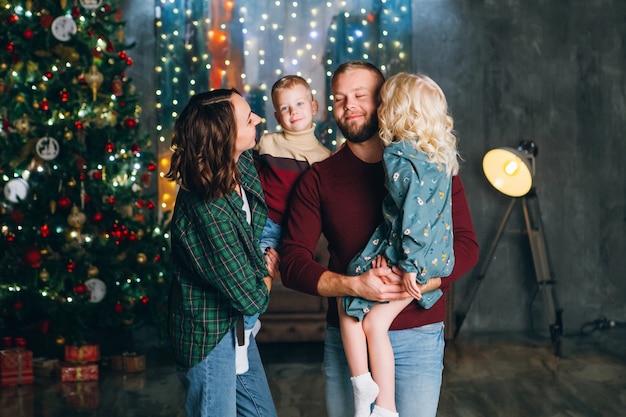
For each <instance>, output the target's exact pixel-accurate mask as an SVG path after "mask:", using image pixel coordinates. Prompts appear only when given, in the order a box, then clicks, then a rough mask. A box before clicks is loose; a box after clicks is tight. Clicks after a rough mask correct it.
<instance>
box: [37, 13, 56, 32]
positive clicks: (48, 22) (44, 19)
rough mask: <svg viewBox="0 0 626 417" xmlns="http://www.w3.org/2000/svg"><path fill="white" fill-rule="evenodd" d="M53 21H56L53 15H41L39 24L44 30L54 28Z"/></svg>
mask: <svg viewBox="0 0 626 417" xmlns="http://www.w3.org/2000/svg"><path fill="white" fill-rule="evenodd" d="M53 20H54V17H53V16H52V15H50V14H44V15H41V17H40V18H39V24H40V25H41V27H42V28H44V29H49V28H50V26H52V21H53Z"/></svg>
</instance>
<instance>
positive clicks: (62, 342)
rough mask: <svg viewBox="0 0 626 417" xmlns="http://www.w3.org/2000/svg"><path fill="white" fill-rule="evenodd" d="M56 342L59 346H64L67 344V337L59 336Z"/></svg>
mask: <svg viewBox="0 0 626 417" xmlns="http://www.w3.org/2000/svg"><path fill="white" fill-rule="evenodd" d="M56 343H57V345H59V346H63V345H64V344H65V338H64V337H63V336H59V337H57V340H56Z"/></svg>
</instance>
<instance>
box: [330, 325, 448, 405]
mask: <svg viewBox="0 0 626 417" xmlns="http://www.w3.org/2000/svg"><path fill="white" fill-rule="evenodd" d="M389 338H390V339H391V345H392V347H393V352H394V356H395V368H396V369H395V371H396V407H397V410H398V413H399V414H400V417H435V416H436V415H437V406H438V405H439V393H440V390H441V380H442V373H443V351H444V345H445V342H444V339H443V323H441V322H440V323H434V324H429V325H426V326H422V327H416V328H413V329H407V330H393V331H389ZM324 373H325V376H326V409H327V412H328V417H346V416H352V415H354V398H353V391H352V383H351V382H350V370H349V369H348V363H347V361H346V355H345V353H344V350H343V344H342V343H341V333H340V331H339V329H338V328H336V327H328V328H327V329H326V340H325V342H324Z"/></svg>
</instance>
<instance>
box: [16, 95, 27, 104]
mask: <svg viewBox="0 0 626 417" xmlns="http://www.w3.org/2000/svg"><path fill="white" fill-rule="evenodd" d="M15 101H16V102H18V103H23V102H24V101H26V99H25V98H24V95H22V94H18V95H16V96H15Z"/></svg>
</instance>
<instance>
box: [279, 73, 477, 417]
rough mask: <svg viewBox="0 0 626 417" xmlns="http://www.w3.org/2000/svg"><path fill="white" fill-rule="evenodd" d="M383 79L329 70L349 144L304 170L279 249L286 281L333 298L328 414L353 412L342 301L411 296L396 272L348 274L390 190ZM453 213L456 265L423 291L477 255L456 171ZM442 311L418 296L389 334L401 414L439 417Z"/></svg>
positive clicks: (445, 283)
mask: <svg viewBox="0 0 626 417" xmlns="http://www.w3.org/2000/svg"><path fill="white" fill-rule="evenodd" d="M383 83H384V76H383V75H382V73H381V72H380V70H378V68H376V67H375V66H374V65H372V64H370V63H367V62H363V61H351V62H347V63H344V64H342V65H340V66H339V67H338V68H337V70H336V71H335V73H334V74H333V78H332V81H331V89H332V93H333V96H334V103H333V109H334V115H335V120H336V122H337V125H338V126H339V128H340V130H341V132H342V133H343V135H344V136H345V138H346V141H347V142H346V144H345V145H343V146H342V147H341V148H340V149H339V150H338V151H337V152H335V153H334V154H333V155H332V156H330V157H329V158H327V159H326V160H324V161H322V162H319V163H317V164H314V165H313V166H312V167H311V169H310V170H309V171H307V172H306V173H305V174H304V175H303V176H302V178H301V180H300V182H299V183H298V185H297V187H296V188H295V190H294V192H293V194H292V200H291V204H290V207H289V214H288V219H287V223H286V225H285V235H284V240H283V246H282V249H281V268H280V270H281V275H282V280H283V284H284V285H285V286H287V287H289V288H293V289H295V290H299V291H302V292H305V293H308V294H314V295H319V296H324V297H329V298H328V303H329V305H328V314H327V323H328V326H327V330H326V340H325V344H324V370H325V377H326V407H327V412H328V416H329V417H346V416H352V415H354V400H353V390H352V384H351V382H350V371H349V369H348V365H347V362H346V358H345V354H344V350H343V345H342V342H341V333H340V331H339V318H338V313H337V303H336V297H341V296H358V297H361V298H365V299H368V300H373V301H391V300H397V299H401V298H406V297H409V295H408V293H407V292H406V291H405V289H404V286H403V284H402V281H401V276H400V271H398V270H396V269H393V270H392V269H390V268H388V267H380V268H372V269H370V270H368V271H367V272H365V273H363V274H361V275H358V276H348V275H346V271H347V267H348V264H349V262H350V261H351V260H352V258H353V257H354V255H356V254H357V253H359V252H360V251H361V249H362V248H363V247H365V245H366V243H367V241H368V240H369V238H370V236H371V235H372V232H373V231H374V230H375V229H376V227H377V226H378V225H379V224H380V222H381V220H382V210H381V207H382V201H383V198H384V197H385V195H386V189H385V184H384V180H385V175H384V168H383V163H382V155H383V146H382V144H381V141H380V138H379V136H378V118H377V114H376V112H377V108H378V105H379V96H378V94H379V90H380V87H381V86H382V84H383ZM452 210H453V213H452V217H453V232H454V254H455V261H456V262H455V266H454V270H453V271H452V274H450V275H449V276H448V277H446V278H443V279H442V278H432V279H430V280H429V281H428V283H427V284H425V285H424V286H422V287H421V292H422V293H426V292H428V291H432V290H434V289H436V288H440V289H441V290H442V291H443V292H444V293H445V292H446V291H447V290H449V289H450V285H451V284H452V283H453V282H454V281H455V280H457V279H458V278H460V277H461V276H462V275H463V274H464V273H466V272H467V271H469V270H470V269H471V268H472V267H473V266H474V265H475V264H476V262H477V261H478V244H477V242H476V235H475V232H474V228H473V225H472V221H471V217H470V212H469V208H468V205H467V200H466V197H465V191H464V188H463V185H462V183H461V179H460V178H459V177H458V176H454V177H453V182H452ZM321 233H324V235H325V236H326V238H327V240H328V251H329V254H330V259H329V263H328V268H326V267H325V266H322V265H320V264H318V263H317V262H316V261H315V259H314V253H315V247H316V244H317V242H318V240H319V237H320V234H321ZM445 315H446V304H445V297H441V299H440V300H439V301H438V302H437V303H435V305H433V306H432V307H431V308H430V309H424V308H422V307H420V306H419V305H418V303H417V302H413V303H411V304H409V306H408V307H406V308H405V309H404V310H403V311H402V313H400V314H399V315H398V316H397V317H396V319H395V320H394V322H393V324H392V325H391V328H390V332H389V337H390V339H391V344H392V347H393V351H394V356H395V370H396V406H397V410H398V413H399V415H400V416H403V417H409V416H410V417H422V416H424V417H426V416H428V417H434V416H435V415H436V413H437V406H438V403H439V392H440V389H441V380H442V371H443V352H444V344H445V342H444V339H443V321H444V319H445Z"/></svg>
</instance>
